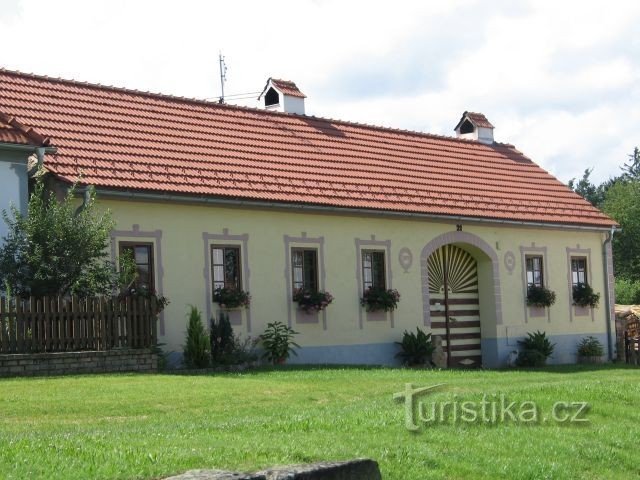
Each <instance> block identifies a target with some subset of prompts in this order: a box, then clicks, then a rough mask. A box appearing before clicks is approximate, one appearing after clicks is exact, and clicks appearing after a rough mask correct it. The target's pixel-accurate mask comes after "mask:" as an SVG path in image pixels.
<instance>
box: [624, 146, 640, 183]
mask: <svg viewBox="0 0 640 480" xmlns="http://www.w3.org/2000/svg"><path fill="white" fill-rule="evenodd" d="M621 169H622V172H623V173H622V177H623V179H625V180H634V179H635V180H640V149H638V147H636V148H634V149H633V153H632V154H631V155H629V161H628V162H625V164H624V165H623V166H622V167H621Z"/></svg>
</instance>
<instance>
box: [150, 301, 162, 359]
mask: <svg viewBox="0 0 640 480" xmlns="http://www.w3.org/2000/svg"><path fill="white" fill-rule="evenodd" d="M150 311H151V315H150V320H151V345H150V347H151V348H153V347H155V346H156V343H158V315H160V312H158V300H157V299H156V298H155V297H151V308H150Z"/></svg>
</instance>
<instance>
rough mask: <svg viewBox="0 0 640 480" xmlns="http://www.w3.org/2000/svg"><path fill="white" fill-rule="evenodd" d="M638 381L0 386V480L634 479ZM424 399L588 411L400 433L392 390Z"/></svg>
mask: <svg viewBox="0 0 640 480" xmlns="http://www.w3.org/2000/svg"><path fill="white" fill-rule="evenodd" d="M639 380H640V370H638V369H634V368H625V367H614V366H604V367H599V368H588V367H557V368H548V369H546V370H541V371H428V370H402V369H383V368H380V369H375V368H373V369H372V368H369V369H367V368H293V367H291V368H284V369H279V370H269V369H267V370H261V371H255V372H250V373H244V374H215V375H198V376H178V375H133V374H132V375H96V376H74V377H59V378H41V379H5V380H0V414H1V416H0V478H20V479H22V478H47V479H54V478H82V479H86V478H158V477H162V476H165V475H169V474H175V473H178V472H182V471H184V470H188V469H193V468H223V469H238V470H255V469H258V468H262V467H267V466H271V465H275V464H288V463H307V462H313V461H318V460H339V459H348V458H354V457H369V458H373V459H375V460H377V461H378V462H379V463H380V467H381V469H382V473H383V478H385V479H424V478H510V479H533V478H536V479H537V478H553V479H556V478H580V479H589V478H594V479H595V478H598V479H600V478H612V479H614V478H615V479H617V478H639V474H638V471H639V470H638V451H639V448H640V446H639V445H640V443H639V437H638V434H637V432H638V425H640V382H639ZM409 382H410V383H413V384H415V385H418V386H427V385H433V384H437V383H445V384H446V386H445V387H443V388H442V389H440V390H439V391H438V392H437V393H434V394H432V395H430V396H427V397H424V398H423V401H425V402H427V401H429V402H430V401H432V400H438V401H443V400H453V399H458V400H479V399H480V398H481V397H482V395H483V394H487V395H494V394H496V395H497V394H500V393H504V394H505V395H506V396H507V397H508V399H509V400H510V401H525V400H531V401H534V402H536V403H537V404H538V406H539V407H540V409H541V412H543V413H545V412H547V411H548V410H549V409H550V408H551V405H552V404H553V402H555V401H586V402H589V403H590V404H591V410H590V412H589V413H588V415H587V418H588V419H589V420H590V422H589V424H586V425H584V424H583V425H579V426H578V425H575V424H574V425H566V424H556V423H553V422H540V423H538V424H528V425H526V424H521V423H514V422H507V423H497V424H494V425H487V424H483V423H474V424H461V423H458V424H453V423H452V422H448V423H446V424H440V425H430V426H424V427H423V428H422V429H421V430H420V431H419V432H417V433H411V432H409V431H407V430H406V429H405V428H404V407H403V405H402V404H401V403H397V402H395V401H393V400H392V394H393V393H394V392H397V391H401V390H402V389H403V388H404V384H405V383H409Z"/></svg>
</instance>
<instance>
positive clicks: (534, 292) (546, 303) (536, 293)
mask: <svg viewBox="0 0 640 480" xmlns="http://www.w3.org/2000/svg"><path fill="white" fill-rule="evenodd" d="M554 303H556V293H555V292H552V291H551V290H549V289H548V288H545V287H540V286H537V285H530V286H529V288H528V289H527V305H529V306H530V307H550V306H551V305H553V304H554Z"/></svg>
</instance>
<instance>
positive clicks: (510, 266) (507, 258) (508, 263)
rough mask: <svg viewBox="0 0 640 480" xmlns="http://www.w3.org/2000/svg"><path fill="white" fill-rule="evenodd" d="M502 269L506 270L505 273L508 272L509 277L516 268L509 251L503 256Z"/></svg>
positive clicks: (514, 258)
mask: <svg viewBox="0 0 640 480" xmlns="http://www.w3.org/2000/svg"><path fill="white" fill-rule="evenodd" d="M504 267H505V268H506V269H507V272H509V275H511V274H512V273H513V270H514V268H516V256H515V255H514V254H513V252H512V251H511V250H509V251H508V252H507V253H505V254H504Z"/></svg>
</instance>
